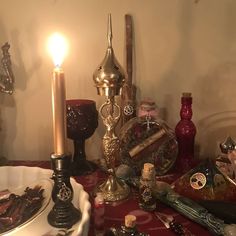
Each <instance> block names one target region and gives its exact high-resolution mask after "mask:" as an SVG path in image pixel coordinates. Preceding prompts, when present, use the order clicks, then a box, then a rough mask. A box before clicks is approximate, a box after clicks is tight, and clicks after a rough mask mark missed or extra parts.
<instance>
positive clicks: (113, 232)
mask: <svg viewBox="0 0 236 236" xmlns="http://www.w3.org/2000/svg"><path fill="white" fill-rule="evenodd" d="M104 236H149V234H146V233H141V232H138V230H137V227H136V216H134V215H126V216H125V224H124V225H121V227H119V228H110V229H109V230H107V231H106V232H105V234H104Z"/></svg>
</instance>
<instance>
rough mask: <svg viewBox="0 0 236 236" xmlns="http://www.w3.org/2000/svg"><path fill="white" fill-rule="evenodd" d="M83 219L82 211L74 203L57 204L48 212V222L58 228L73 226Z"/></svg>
mask: <svg viewBox="0 0 236 236" xmlns="http://www.w3.org/2000/svg"><path fill="white" fill-rule="evenodd" d="M80 219H81V212H80V211H79V210H78V209H77V208H75V207H74V206H73V204H65V205H63V204H55V205H54V207H53V208H52V210H51V211H50V213H49V214H48V222H49V224H50V225H52V226H53V227H56V228H71V227H72V226H73V225H74V224H75V223H76V222H77V221H78V220H80Z"/></svg>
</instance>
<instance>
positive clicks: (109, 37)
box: [107, 14, 112, 48]
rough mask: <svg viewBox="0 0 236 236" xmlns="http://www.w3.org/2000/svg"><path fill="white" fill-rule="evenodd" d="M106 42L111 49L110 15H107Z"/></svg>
mask: <svg viewBox="0 0 236 236" xmlns="http://www.w3.org/2000/svg"><path fill="white" fill-rule="evenodd" d="M107 27H108V28H107V41H108V47H109V48H112V23H111V14H109V15H108V24H107Z"/></svg>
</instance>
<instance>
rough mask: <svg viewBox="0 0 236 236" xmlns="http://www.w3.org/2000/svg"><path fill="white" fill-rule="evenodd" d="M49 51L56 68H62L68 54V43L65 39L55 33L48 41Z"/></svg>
mask: <svg viewBox="0 0 236 236" xmlns="http://www.w3.org/2000/svg"><path fill="white" fill-rule="evenodd" d="M48 51H49V53H50V55H51V57H52V60H53V63H54V65H55V66H56V67H60V66H61V64H62V62H63V60H64V58H65V56H66V55H67V52H68V43H67V40H66V39H65V37H63V36H62V35H61V34H59V33H54V34H52V35H51V36H50V37H49V40H48Z"/></svg>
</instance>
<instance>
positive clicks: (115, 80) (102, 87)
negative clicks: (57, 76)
mask: <svg viewBox="0 0 236 236" xmlns="http://www.w3.org/2000/svg"><path fill="white" fill-rule="evenodd" d="M107 40H108V47H107V50H106V55H105V58H104V59H103V61H102V63H101V64H100V65H99V66H98V68H97V69H96V70H95V72H94V74H93V80H94V82H95V86H96V87H97V92H98V95H102V96H107V97H110V96H116V95H120V93H121V88H122V86H123V83H124V78H125V76H124V72H123V69H122V68H121V66H120V65H119V63H118V62H117V60H116V58H115V55H114V51H113V48H112V25H111V14H109V15H108V30H107Z"/></svg>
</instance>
